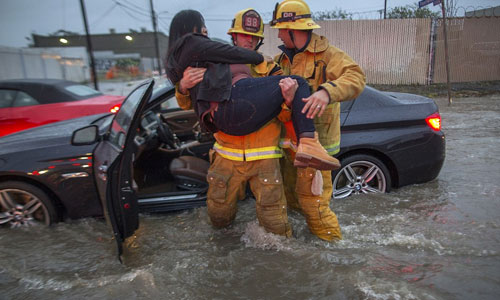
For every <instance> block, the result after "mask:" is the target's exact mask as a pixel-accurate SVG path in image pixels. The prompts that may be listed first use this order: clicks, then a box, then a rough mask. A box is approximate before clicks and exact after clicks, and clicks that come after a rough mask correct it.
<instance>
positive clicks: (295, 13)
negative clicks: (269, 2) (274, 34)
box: [270, 0, 321, 30]
mask: <svg viewBox="0 0 500 300" xmlns="http://www.w3.org/2000/svg"><path fill="white" fill-rule="evenodd" d="M270 25H271V27H272V28H278V29H297V30H309V29H315V28H321V27H320V26H319V25H318V24H317V23H316V22H314V20H313V19H312V17H311V10H310V9H309V6H308V5H307V3H305V2H304V1H302V0H284V1H282V2H281V3H276V6H275V8H274V12H273V20H272V21H271V24H270Z"/></svg>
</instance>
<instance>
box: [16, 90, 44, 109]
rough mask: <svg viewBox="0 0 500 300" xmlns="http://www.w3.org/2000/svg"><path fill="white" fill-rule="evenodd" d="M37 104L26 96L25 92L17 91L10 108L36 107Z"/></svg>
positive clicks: (33, 99)
mask: <svg viewBox="0 0 500 300" xmlns="http://www.w3.org/2000/svg"><path fill="white" fill-rule="evenodd" d="M38 104H40V102H38V101H37V100H36V99H35V98H33V97H31V96H30V95H28V94H26V93H25V92H21V91H18V92H17V95H16V99H15V100H14V103H13V104H12V107H21V106H30V105H38Z"/></svg>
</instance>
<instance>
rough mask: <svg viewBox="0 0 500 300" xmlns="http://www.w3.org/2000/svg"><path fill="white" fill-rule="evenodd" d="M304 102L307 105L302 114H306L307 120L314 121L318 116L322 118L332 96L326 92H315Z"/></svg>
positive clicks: (304, 99)
mask: <svg viewBox="0 0 500 300" xmlns="http://www.w3.org/2000/svg"><path fill="white" fill-rule="evenodd" d="M302 101H304V102H306V105H304V108H303V109H302V113H303V114H306V117H307V118H309V119H314V117H316V115H317V116H318V117H321V115H322V114H323V112H324V111H325V109H326V107H327V106H328V104H329V103H330V96H329V95H328V93H327V92H326V91H325V90H323V89H321V90H318V91H316V92H314V93H313V94H312V95H311V96H309V97H307V98H303V99H302Z"/></svg>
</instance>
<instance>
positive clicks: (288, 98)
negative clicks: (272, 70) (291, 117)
mask: <svg viewBox="0 0 500 300" xmlns="http://www.w3.org/2000/svg"><path fill="white" fill-rule="evenodd" d="M279 85H280V88H281V94H282V95H283V99H285V104H286V106H288V107H292V102H293V97H294V96H295V92H296V91H297V88H298V87H299V84H298V83H297V80H295V79H292V78H290V77H285V78H283V79H281V80H280V83H279Z"/></svg>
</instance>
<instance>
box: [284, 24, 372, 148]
mask: <svg viewBox="0 0 500 300" xmlns="http://www.w3.org/2000/svg"><path fill="white" fill-rule="evenodd" d="M280 49H281V50H282V51H283V53H282V54H280V55H278V56H276V57H275V60H276V61H277V62H278V64H279V65H280V67H281V69H282V70H283V73H284V74H285V75H299V76H302V77H304V78H305V79H306V80H307V81H308V83H309V86H310V87H311V90H312V92H315V91H317V90H318V89H324V90H326V91H327V92H328V95H329V96H330V104H329V105H328V106H327V108H326V110H325V111H324V113H323V115H322V116H321V117H316V118H315V119H314V124H315V126H316V130H317V131H318V134H319V140H320V143H321V144H322V145H323V147H325V149H326V150H327V151H328V153H329V154H330V155H334V154H336V153H338V152H339V150H340V101H346V100H352V99H354V98H356V97H357V96H358V95H359V94H360V93H361V92H362V91H363V89H364V87H365V74H364V73H363V71H362V70H361V68H360V67H359V66H358V64H357V63H356V62H354V60H353V59H352V58H351V57H349V56H348V55H347V54H346V53H345V52H343V51H342V50H340V49H338V48H336V47H334V46H332V45H330V44H329V42H328V39H326V38H325V37H323V36H319V35H317V34H315V33H313V34H312V36H311V39H310V41H309V44H308V45H307V46H306V47H305V50H304V51H302V52H298V53H295V52H294V49H287V48H285V47H284V46H280ZM285 125H286V128H287V136H291V137H292V139H296V138H295V137H294V134H293V130H291V131H290V129H291V128H293V126H292V125H291V122H288V123H287V124H285ZM289 143H290V141H289V140H287V139H285V140H283V141H282V146H283V147H286V145H287V144H289Z"/></svg>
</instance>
